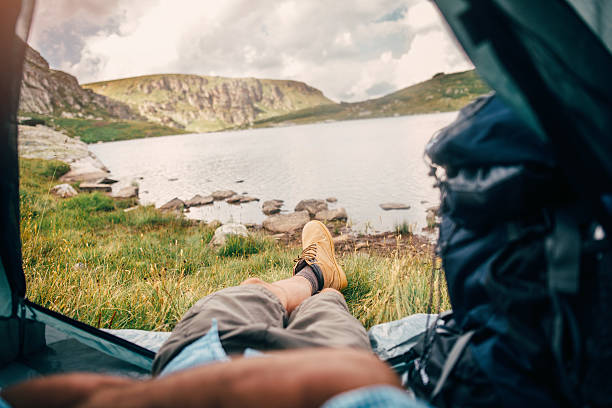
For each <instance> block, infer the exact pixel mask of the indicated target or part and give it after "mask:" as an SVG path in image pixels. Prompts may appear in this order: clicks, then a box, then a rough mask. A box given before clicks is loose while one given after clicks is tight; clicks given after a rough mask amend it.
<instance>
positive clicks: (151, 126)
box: [20, 112, 188, 143]
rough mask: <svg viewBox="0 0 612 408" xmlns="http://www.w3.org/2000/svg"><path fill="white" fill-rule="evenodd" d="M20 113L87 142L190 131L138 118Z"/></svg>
mask: <svg viewBox="0 0 612 408" xmlns="http://www.w3.org/2000/svg"><path fill="white" fill-rule="evenodd" d="M20 115H22V116H27V117H30V118H32V119H34V120H36V121H42V122H44V125H45V126H49V127H53V128H55V129H56V130H63V131H64V132H66V134H67V135H68V136H70V137H74V138H77V139H81V140H82V141H83V142H85V143H97V142H113V141H117V140H129V139H141V138H145V137H156V136H168V135H178V134H184V133H188V132H187V131H185V130H182V129H176V128H173V127H168V126H162V125H158V124H156V123H152V122H145V121H137V120H125V121H121V120H114V119H108V118H106V119H102V120H95V119H77V118H74V119H72V118H60V117H56V116H46V115H40V114H36V113H29V112H21V113H20Z"/></svg>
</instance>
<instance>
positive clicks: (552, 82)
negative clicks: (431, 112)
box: [0, 0, 612, 387]
mask: <svg viewBox="0 0 612 408" xmlns="http://www.w3.org/2000/svg"><path fill="white" fill-rule="evenodd" d="M436 3H437V5H438V7H439V8H440V10H441V12H442V13H443V14H444V16H445V18H446V19H447V21H448V23H449V25H450V27H451V28H452V29H453V31H454V32H455V34H456V35H457V38H458V40H459V41H460V42H461V44H462V45H463V47H464V49H465V51H466V53H467V54H468V55H469V56H470V58H471V59H472V61H473V62H474V64H475V65H476V68H477V70H478V72H479V74H480V75H481V76H482V77H483V78H484V79H485V80H486V81H487V82H488V83H489V84H490V85H491V86H492V88H494V89H495V90H496V91H497V92H498V94H499V95H500V96H501V97H502V98H503V99H504V100H505V101H506V102H507V103H509V104H510V105H511V106H512V107H513V108H514V109H515V111H516V112H517V113H518V114H519V115H520V116H521V117H522V118H523V120H524V121H525V122H526V123H528V124H529V125H530V126H531V127H532V128H533V129H534V130H535V131H536V133H537V135H538V136H539V137H542V138H548V139H549V140H551V141H552V143H553V145H554V146H555V149H556V153H557V155H558V157H559V159H560V161H561V163H562V165H563V167H564V169H566V175H567V178H568V180H569V181H570V182H571V183H572V185H573V187H574V189H575V190H576V192H578V193H579V194H580V195H581V196H582V197H583V199H584V201H585V202H588V203H591V205H592V211H593V212H594V213H595V214H598V215H599V217H600V220H601V222H602V225H603V226H604V228H605V230H606V231H608V232H610V231H612V220H610V216H609V213H610V212H609V211H606V208H610V207H612V160H610V158H612V137H611V135H612V76H610V74H609V73H610V72H612V54H611V51H612V24H608V25H606V23H609V22H610V21H612V3H610V2H602V1H599V0H539V1H538V2H533V1H528V0H488V1H478V0H436ZM32 7H33V1H30V0H5V1H4V2H3V5H2V13H1V14H0V52H1V53H2V55H3V56H4V59H3V61H4V67H3V69H2V71H1V72H0V97H1V98H2V99H1V101H0V124H1V128H0V174H1V175H2V176H1V178H0V339H2V340H1V341H0V387H4V386H6V385H8V384H10V383H14V382H17V381H20V380H23V379H27V378H31V377H33V376H37V375H46V374H51V373H57V372H67V371H76V370H87V371H95V372H105V373H111V374H123V375H129V376H134V377H141V376H146V375H148V372H149V369H150V366H151V363H152V359H153V357H154V351H153V350H154V347H143V346H142V345H137V344H136V343H134V342H132V341H128V340H126V339H125V338H124V337H128V338H133V337H130V336H126V335H123V336H122V337H118V336H116V335H114V334H112V333H109V332H107V331H102V330H99V329H96V328H94V327H91V326H88V325H86V324H83V323H81V322H78V321H75V320H73V319H70V318H68V317H66V316H64V315H62V314H60V313H57V312H54V311H51V310H48V309H46V308H44V307H42V306H40V305H37V304H34V303H32V302H31V301H29V300H28V299H26V298H25V293H26V291H25V289H26V284H25V278H24V273H23V269H22V263H21V262H22V259H21V243H20V229H19V175H18V169H19V167H18V155H17V136H18V135H17V126H16V114H17V106H18V98H19V83H20V80H21V69H22V62H23V57H24V40H25V38H26V34H27V31H28V26H29V21H30V19H31V14H32ZM601 197H604V199H603V200H602V199H601ZM405 324H407V323H406V322H402V321H398V322H395V323H392V324H391V326H390V327H391V328H392V329H393V330H395V332H394V333H396V334H397V333H400V335H401V333H402V327H403V325H405ZM374 332H375V333H374V334H375V335H376V333H379V336H380V337H379V340H380V342H379V344H380V345H381V347H382V348H381V350H382V349H384V348H385V344H386V345H387V346H389V347H387V350H388V349H390V348H392V347H391V346H392V344H393V343H395V344H400V343H401V344H407V343H406V341H405V340H406V339H402V338H401V336H389V330H375V331H374ZM407 332H408V331H406V333H407ZM124 334H125V333H124ZM132 334H133V333H132ZM137 334H143V333H137ZM153 335H155V334H153ZM158 339H159V338H158Z"/></svg>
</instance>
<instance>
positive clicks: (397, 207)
mask: <svg viewBox="0 0 612 408" xmlns="http://www.w3.org/2000/svg"><path fill="white" fill-rule="evenodd" d="M380 208H382V209H383V210H385V211H389V210H408V209H410V206H409V205H406V204H402V203H383V204H380Z"/></svg>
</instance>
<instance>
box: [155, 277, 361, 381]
mask: <svg viewBox="0 0 612 408" xmlns="http://www.w3.org/2000/svg"><path fill="white" fill-rule="evenodd" d="M212 319H217V322H218V327H219V338H220V339H221V344H222V346H223V349H224V350H225V352H226V353H227V354H236V353H242V352H243V351H244V350H245V349H246V348H252V349H256V350H260V351H269V350H284V349H295V348H302V347H353V348H359V349H364V350H371V348H370V341H369V340H368V335H367V333H366V331H365V329H364V327H363V326H362V325H361V323H360V322H359V321H358V320H357V319H355V318H354V317H353V316H352V315H351V314H350V313H349V311H348V307H347V305H346V302H345V300H344V297H343V296H342V295H341V294H339V293H338V292H335V291H325V292H323V293H319V294H317V295H314V296H312V297H310V298H308V299H306V300H304V301H303V302H302V303H301V304H300V305H299V306H298V307H297V308H296V309H295V310H294V311H293V312H292V313H291V315H287V311H286V310H285V308H284V307H283V306H282V304H281V303H280V301H279V300H278V298H277V297H276V296H275V295H274V294H273V293H272V292H270V291H269V290H268V289H266V288H265V287H263V286H260V285H242V286H236V287H231V288H227V289H223V290H220V291H219V292H216V293H213V294H212V295H209V296H207V297H205V298H203V299H201V300H199V301H198V302H197V303H195V304H194V305H193V306H192V307H191V309H189V311H187V313H186V314H185V316H183V318H182V319H181V321H180V322H178V324H177V325H176V327H175V328H174V331H173V332H172V335H171V336H170V337H169V338H168V340H167V341H166V342H165V343H164V344H163V346H162V347H161V348H160V350H159V352H158V353H157V355H156V356H155V361H154V362H153V374H154V375H157V374H159V372H160V371H161V370H162V369H163V368H164V366H165V365H166V364H168V362H169V361H170V360H171V359H172V358H174V357H175V356H176V355H177V354H178V353H179V352H180V351H181V350H182V349H183V348H184V347H185V346H187V345H189V344H191V343H192V342H194V341H195V340H197V339H199V338H200V337H202V336H204V335H205V334H206V333H207V332H208V330H209V329H210V327H211V325H212Z"/></svg>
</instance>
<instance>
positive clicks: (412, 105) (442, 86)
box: [254, 70, 491, 127]
mask: <svg viewBox="0 0 612 408" xmlns="http://www.w3.org/2000/svg"><path fill="white" fill-rule="evenodd" d="M490 91H491V89H490V88H489V87H488V86H487V85H486V84H485V83H484V82H483V81H482V80H481V79H480V77H479V76H478V74H476V71H474V70H471V71H465V72H458V73H453V74H436V75H435V76H434V77H433V78H432V79H430V80H427V81H425V82H421V83H419V84H416V85H413V86H409V87H407V88H404V89H401V90H399V91H397V92H393V93H391V94H389V95H385V96H383V97H381V98H376V99H370V100H367V101H363V102H355V103H340V104H327V105H320V106H316V107H312V108H307V109H303V110H300V111H297V112H292V113H289V114H286V115H282V116H277V117H273V118H269V119H263V120H258V121H257V122H255V124H254V126H255V127H264V126H275V125H283V124H304V123H314V122H323V121H330V120H333V121H338V120H350V119H366V118H378V117H389V116H402V115H413V114H420V113H433V112H448V111H455V110H459V109H461V108H462V107H463V106H465V105H466V104H468V103H469V102H471V101H473V100H474V99H475V98H477V97H478V96H480V95H483V94H486V93H488V92H490Z"/></svg>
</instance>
